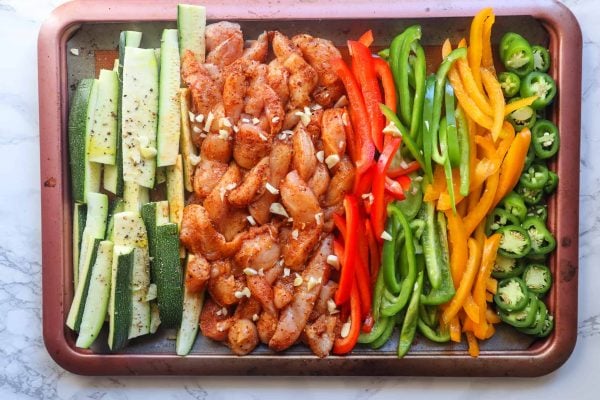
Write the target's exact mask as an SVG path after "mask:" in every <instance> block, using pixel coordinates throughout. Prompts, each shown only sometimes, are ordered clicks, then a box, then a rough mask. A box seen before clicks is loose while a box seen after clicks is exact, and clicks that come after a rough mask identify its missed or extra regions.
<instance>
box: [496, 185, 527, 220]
mask: <svg viewBox="0 0 600 400" xmlns="http://www.w3.org/2000/svg"><path fill="white" fill-rule="evenodd" d="M500 205H501V206H502V207H503V208H504V209H505V210H506V211H508V212H509V213H511V214H512V215H514V216H515V217H517V218H518V219H519V221H523V220H524V219H525V216H526V215H527V206H526V205H525V202H524V201H523V197H521V196H520V195H518V194H517V193H515V192H510V193H509V194H507V195H506V196H504V198H503V199H502V201H501V202H500Z"/></svg>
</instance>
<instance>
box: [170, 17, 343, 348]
mask: <svg viewBox="0 0 600 400" xmlns="http://www.w3.org/2000/svg"><path fill="white" fill-rule="evenodd" d="M206 50H207V54H206V63H204V64H202V63H199V62H197V58H196V57H195V55H194V54H193V53H191V52H189V51H188V52H187V53H185V54H184V55H183V58H182V77H183V80H184V82H185V83H186V85H187V86H188V88H189V89H190V92H191V103H192V104H191V107H192V111H193V115H190V120H192V121H193V122H192V131H193V134H192V140H193V142H194V144H195V145H196V146H197V147H198V148H199V149H200V158H199V160H198V162H197V164H196V167H195V172H194V179H193V187H194V193H193V194H192V195H191V197H190V198H189V199H188V202H187V205H186V207H185V210H184V215H183V223H182V229H181V236H180V238H181V242H182V243H183V245H184V246H185V247H186V249H187V250H188V252H189V254H190V255H191V256H190V260H189V261H188V267H187V271H186V285H187V287H188V289H189V290H194V291H199V290H203V289H205V288H206V290H207V293H208V296H207V298H206V301H205V304H204V308H203V310H202V313H201V316H200V329H201V331H202V334H204V336H206V337H208V338H210V339H213V340H216V341H220V342H224V343H225V344H227V345H228V346H229V347H230V348H231V350H232V351H233V352H234V353H236V354H239V355H243V354H247V353H249V352H251V351H252V350H253V349H254V348H255V347H256V346H257V345H258V344H259V343H260V342H262V343H264V344H266V345H268V346H269V348H271V349H272V350H275V351H281V350H284V349H287V348H288V347H290V346H292V345H294V344H295V343H297V342H299V341H303V342H304V343H306V344H307V345H308V346H309V347H310V348H311V350H312V351H313V352H314V353H315V354H316V355H317V356H319V357H325V356H326V355H328V354H329V352H330V351H331V349H332V346H333V344H334V340H335V337H336V335H339V334H340V330H341V329H342V325H343V323H344V322H346V321H339V318H338V315H339V314H338V310H337V309H336V307H335V303H334V302H333V295H334V293H335V290H336V288H337V284H336V283H335V282H334V281H333V280H331V279H330V278H331V277H333V276H335V275H336V268H338V265H339V263H338V260H337V257H335V256H334V255H333V235H332V233H331V232H332V230H333V228H334V224H333V219H332V216H333V214H334V213H336V212H340V208H341V206H342V202H343V198H344V194H345V193H346V192H348V191H350V190H351V188H352V186H353V183H354V167H353V164H352V162H351V160H350V158H349V157H348V155H346V136H347V132H349V130H350V129H351V127H350V126H349V124H348V122H347V121H348V116H347V113H346V109H345V108H344V105H345V95H344V94H345V91H344V87H343V85H342V83H341V82H340V80H339V79H338V77H337V75H336V74H335V72H334V71H333V70H332V69H331V66H330V60H331V59H332V58H333V57H340V53H339V51H338V50H337V49H336V47H335V46H334V45H333V43H332V42H330V41H328V40H324V39H320V38H315V37H312V36H310V35H307V34H301V35H297V36H294V37H292V38H291V39H290V38H288V37H286V36H285V35H283V34H282V33H280V32H277V31H269V32H264V33H262V34H261V35H260V36H259V37H258V39H256V40H255V41H252V42H250V44H249V46H248V47H247V48H244V39H243V35H242V31H241V29H240V26H239V25H238V24H234V23H230V22H220V23H216V24H212V25H209V26H207V27H206ZM348 137H350V136H349V135H348Z"/></svg>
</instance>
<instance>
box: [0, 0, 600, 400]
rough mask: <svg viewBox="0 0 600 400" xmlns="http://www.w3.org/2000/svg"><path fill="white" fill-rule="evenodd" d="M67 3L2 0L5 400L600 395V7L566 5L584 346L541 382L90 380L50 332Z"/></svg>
mask: <svg viewBox="0 0 600 400" xmlns="http://www.w3.org/2000/svg"><path fill="white" fill-rule="evenodd" d="M63 2H64V0H0V48H1V49H2V52H3V54H4V59H3V61H2V62H0V77H1V78H0V182H2V189H1V190H0V221H2V223H0V238H1V240H0V316H1V317H0V399H7V400H8V399H97V400H99V399H102V400H135V399H144V400H147V399H153V398H161V399H181V400H183V399H196V400H203V399H209V398H210V399H280V398H282V396H283V395H286V396H289V395H290V394H291V395H292V396H294V395H299V396H302V398H303V399H306V400H309V399H319V398H323V397H325V396H327V398H328V399H357V400H359V399H361V400H362V399H364V400H366V399H384V398H392V397H393V398H399V397H403V398H408V397H409V396H410V397H411V398H415V399H419V398H423V399H426V398H427V399H428V398H430V397H442V396H443V397H444V398H445V399H458V398H460V399H466V398H473V399H507V398H525V397H532V396H538V397H542V398H544V399H554V398H556V399H558V398H580V399H585V398H589V399H592V398H597V395H596V394H595V387H596V381H597V378H598V377H599V376H600V374H599V373H598V372H596V371H598V370H597V360H598V358H599V357H600V296H598V290H597V285H598V282H600V268H599V267H598V264H597V260H598V259H600V246H598V240H599V239H598V237H599V236H597V235H599V234H600V207H598V202H599V200H600V159H599V158H596V156H597V155H598V154H600V136H599V135H598V133H597V127H598V126H599V125H600V113H598V109H600V85H599V81H600V25H599V24H598V22H597V15H598V11H599V9H600V4H599V3H598V2H597V1H594V0H565V1H564V3H565V4H566V5H567V6H568V7H570V8H571V10H573V12H574V13H575V15H576V16H577V18H578V20H579V22H580V24H581V27H582V30H583V38H584V47H583V53H584V66H583V93H582V100H583V107H582V131H581V139H582V149H581V177H580V182H581V196H580V210H581V211H580V215H581V218H580V222H579V224H580V231H581V234H580V246H579V249H580V263H579V265H580V270H579V274H580V279H579V283H580V286H579V328H578V342H577V346H576V348H575V351H574V353H573V355H572V356H571V358H570V359H569V360H568V361H567V363H566V364H565V365H564V366H563V367H562V368H560V369H559V370H558V371H556V372H554V373H552V374H550V375H548V376H545V377H542V378H537V379H485V378H480V379H473V378H471V379H469V378H460V379H456V378H382V377H371V378H366V377H358V378H326V377H310V378H308V377H297V378H268V377H265V378H258V377H252V378H250V377H240V378H227V377H209V378H204V377H152V378H148V377H145V378H144V377H142V378H133V377H119V378H112V377H81V376H77V375H73V374H71V373H69V372H66V371H64V370H63V369H62V368H60V367H59V366H57V365H56V364H55V363H54V362H53V361H52V359H51V358H50V357H49V355H48V354H47V353H46V350H45V348H44V344H43V341H42V338H41V295H40V293H41V273H40V257H41V256H40V240H41V233H40V190H39V162H38V154H39V142H38V108H37V70H36V60H37V53H36V40H37V34H38V30H39V26H40V24H41V22H42V21H43V20H44V18H46V17H47V16H48V14H49V13H50V12H51V10H52V9H53V8H54V7H56V6H58V5H59V4H61V3H63Z"/></svg>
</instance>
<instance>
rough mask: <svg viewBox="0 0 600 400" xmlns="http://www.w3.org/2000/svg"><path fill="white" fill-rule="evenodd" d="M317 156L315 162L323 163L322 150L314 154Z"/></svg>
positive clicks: (323, 155)
mask: <svg viewBox="0 0 600 400" xmlns="http://www.w3.org/2000/svg"><path fill="white" fill-rule="evenodd" d="M315 155H316V156H317V160H319V162H323V161H324V160H325V152H324V151H323V150H320V151H317V154H315Z"/></svg>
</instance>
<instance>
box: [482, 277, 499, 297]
mask: <svg viewBox="0 0 600 400" xmlns="http://www.w3.org/2000/svg"><path fill="white" fill-rule="evenodd" d="M485 288H486V289H487V291H488V292H490V293H491V294H496V291H497V290H498V281H497V280H496V279H494V278H490V279H488V280H487V282H486V283H485Z"/></svg>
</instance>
